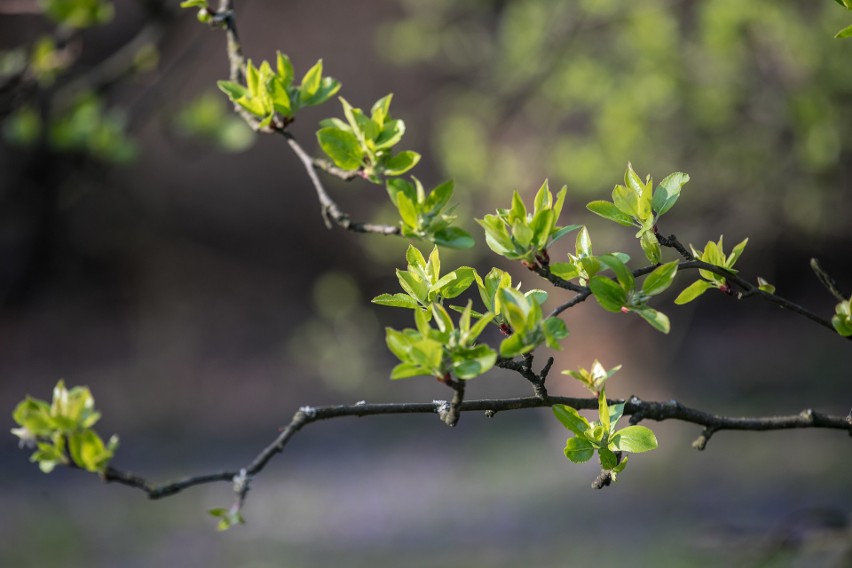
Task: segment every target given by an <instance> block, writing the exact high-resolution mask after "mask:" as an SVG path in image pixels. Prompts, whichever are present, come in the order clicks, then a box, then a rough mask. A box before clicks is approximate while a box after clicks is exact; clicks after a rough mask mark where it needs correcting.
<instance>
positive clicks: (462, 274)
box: [372, 245, 476, 310]
mask: <svg viewBox="0 0 852 568" xmlns="http://www.w3.org/2000/svg"><path fill="white" fill-rule="evenodd" d="M405 259H406V261H407V262H408V270H399V269H397V271H396V277H397V279H399V285H400V286H401V287H402V289H403V290H405V293H404V294H400V293H397V294H382V295H380V296H376V297H375V298H373V300H372V301H373V303H374V304H379V305H381V306H392V307H397V308H409V309H413V310H418V309H428V308H430V307H431V306H432V304H435V303H439V304H440V303H442V302H443V300H444V298H455V297H456V296H458V295H459V294H461V293H462V292H464V291H465V290H467V289H468V287H470V285H471V284H472V283H473V281H474V278H475V274H476V273H475V271H474V270H473V268H470V267H469V266H462V267H460V268H457V269H455V270H453V271H452V272H448V273H447V274H445V275H443V276H441V258H440V255H439V253H438V247H437V246H436V247H434V248H433V249H432V253H431V254H430V255H429V260H428V261H427V260H426V259H425V258H424V257H423V253H421V252H420V251H419V250H418V249H416V248H415V247H413V246H412V245H408V250H407V251H406V253H405Z"/></svg>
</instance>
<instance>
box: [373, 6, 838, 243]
mask: <svg viewBox="0 0 852 568" xmlns="http://www.w3.org/2000/svg"><path fill="white" fill-rule="evenodd" d="M400 4H401V6H402V8H403V13H404V15H403V16H402V17H400V18H399V19H397V20H395V21H391V22H389V23H386V24H384V25H383V26H382V27H381V28H380V29H379V30H378V33H377V40H376V41H377V48H378V51H379V52H380V54H381V55H383V56H384V57H386V58H387V59H388V60H390V61H392V62H394V63H397V64H399V65H406V66H410V65H423V64H429V65H434V66H435V67H436V69H437V70H438V72H439V73H441V74H445V75H447V79H448V80H449V87H448V89H447V92H446V93H445V94H444V96H443V98H442V100H441V101H440V102H438V103H437V105H436V108H439V109H441V112H440V113H438V114H437V116H438V118H437V120H436V121H435V122H434V131H433V141H434V145H435V150H436V152H435V154H436V160H437V161H438V163H439V164H440V166H441V167H442V168H443V169H444V170H445V173H446V175H448V176H451V177H453V178H455V180H456V183H457V184H458V185H459V186H460V187H465V188H473V189H478V190H481V191H485V190H487V189H489V188H491V189H492V190H493V191H495V192H500V193H501V194H502V193H504V192H505V191H507V190H509V189H511V188H512V187H523V186H527V185H528V184H529V183H530V181H531V180H530V178H531V177H538V176H543V175H549V176H550V177H552V178H556V180H557V181H558V182H559V183H560V184H561V183H563V182H565V183H567V184H568V186H569V191H570V192H571V193H573V194H575V195H576V193H577V192H580V193H583V194H585V195H592V194H596V195H598V194H600V192H601V191H604V190H605V188H606V187H607V186H611V184H612V182H613V180H612V176H611V172H612V171H617V170H618V169H619V168H620V167H621V165H622V164H624V163H625V162H627V161H628V159H633V160H634V162H636V163H643V164H644V163H653V164H655V167H656V168H658V169H659V171H673V170H680V171H689V172H691V173H692V174H693V178H694V179H697V180H701V184H700V185H701V186H702V187H703V188H707V189H709V191H702V192H695V194H694V195H693V196H692V197H693V199H691V200H690V201H691V206H692V207H696V208H697V209H699V210H708V209H709V210H712V209H713V208H714V207H715V208H720V207H725V206H726V201H727V200H728V199H730V198H731V197H732V196H733V195H734V194H740V193H741V192H745V191H747V192H749V200H750V201H753V202H754V203H755V205H754V206H753V208H751V209H750V210H743V211H741V212H740V214H741V215H748V216H749V217H748V219H747V220H748V221H750V222H757V221H759V220H763V224H762V225H758V226H757V227H756V229H758V230H760V229H763V230H767V229H771V228H772V225H771V224H773V223H774V224H775V225H777V223H776V221H782V222H783V223H784V224H786V225H793V226H794V227H797V228H799V229H801V230H805V231H810V232H817V233H819V232H822V233H825V234H830V233H831V232H835V231H838V230H840V229H841V228H842V225H843V223H844V219H842V218H840V217H838V216H834V219H831V218H830V217H829V216H828V215H824V214H825V213H826V212H828V211H830V210H833V209H836V208H838V207H841V206H846V205H848V203H849V198H848V196H845V195H843V187H844V186H845V185H846V181H845V180H846V178H845V177H844V176H845V175H848V172H847V173H844V172H843V168H842V167H838V166H842V165H844V164H849V163H852V128H850V127H849V125H850V124H852V108H850V107H849V105H848V104H847V103H848V100H849V96H850V94H852V73H850V72H849V65H848V62H849V61H850V60H852V43H849V42H845V41H838V40H836V39H834V38H833V36H834V34H835V33H836V31H837V29H838V28H840V27H842V26H843V25H845V24H848V16H847V14H848V12H844V11H843V10H838V9H837V6H836V4H835V3H834V2H830V1H828V0H826V1H822V2H814V1H813V0H791V1H789V2H775V1H772V0H752V1H749V2H743V1H742V0H703V1H701V2H698V1H690V0H674V1H673V0H646V1H643V2H636V3H624V2H619V1H617V0H580V1H577V2H559V1H558V0H518V1H515V2H505V1H501V0H480V1H477V2H464V3H458V2H451V1H449V0H400ZM495 181H499V183H494V182H495ZM726 213H730V212H729V211H726Z"/></svg>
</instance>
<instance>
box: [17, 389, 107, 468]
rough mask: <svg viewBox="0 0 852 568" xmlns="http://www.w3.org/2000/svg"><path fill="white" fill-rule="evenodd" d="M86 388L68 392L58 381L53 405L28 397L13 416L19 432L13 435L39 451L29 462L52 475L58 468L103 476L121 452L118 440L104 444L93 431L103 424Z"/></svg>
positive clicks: (22, 442)
mask: <svg viewBox="0 0 852 568" xmlns="http://www.w3.org/2000/svg"><path fill="white" fill-rule="evenodd" d="M100 417H101V414H100V413H99V412H97V411H96V410H95V400H94V398H93V397H92V393H91V392H90V391H89V389H88V388H87V387H73V388H71V389H70V390H69V389H67V388H65V383H64V381H59V382H58V383H57V384H56V387H55V388H54V389H53V400H52V402H51V403H48V402H47V401H44V400H40V399H37V398H32V397H30V396H27V397H26V399H24V400H23V401H21V402H20V403H19V404H18V406H17V407H16V408H15V410H14V412H13V413H12V418H13V420H14V421H15V422H16V423H17V424H18V426H19V428H13V429H12V433H13V434H14V435H15V436H17V437H18V438H19V439H20V444H21V446H28V447H35V448H37V449H36V451H35V452H34V453H33V455H32V456H31V457H30V461H32V462H38V466H39V469H41V470H42V471H43V472H44V473H50V472H51V471H53V469H54V468H55V467H56V466H57V465H72V466H75V467H79V468H81V469H84V470H86V471H92V472H103V471H104V470H105V469H106V467H107V465H109V461H110V460H111V459H112V457H113V454H114V453H115V450H116V449H117V448H118V437H117V436H112V437H111V438H110V440H109V442H107V443H106V444H104V442H103V440H102V439H101V437H100V436H98V434H97V433H96V432H95V431H94V430H92V427H93V426H94V425H95V423H97V421H98V420H100Z"/></svg>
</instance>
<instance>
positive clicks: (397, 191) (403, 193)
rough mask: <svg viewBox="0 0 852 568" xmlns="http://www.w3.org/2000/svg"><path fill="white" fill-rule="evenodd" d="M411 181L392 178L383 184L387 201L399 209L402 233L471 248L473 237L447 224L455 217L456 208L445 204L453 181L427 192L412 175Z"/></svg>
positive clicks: (448, 244) (449, 245)
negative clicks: (386, 193)
mask: <svg viewBox="0 0 852 568" xmlns="http://www.w3.org/2000/svg"><path fill="white" fill-rule="evenodd" d="M412 180H413V183H412V182H409V181H406V180H404V179H402V178H392V179H388V180H387V184H386V186H387V191H388V195H389V196H390V200H391V202H392V203H393V204H394V206H395V207H396V208H397V210H398V211H399V217H400V219H401V220H400V224H399V226H400V229H401V231H402V235H403V236H404V237H412V238H415V239H425V240H428V241H431V242H433V243H435V244H437V245H441V246H445V247H450V248H459V249H462V248H471V247H472V246H473V245H474V241H473V237H471V236H470V234H469V233H468V232H467V231H465V230H463V229H460V228H458V227H451V226H450V225H451V224H452V223H453V221H455V219H456V216H455V215H453V209H454V208H455V207H454V206H451V207H448V206H447V205H448V203H449V201H450V198H452V196H453V181H452V180H448V181H445V182H444V183H442V184H440V185H439V186H437V187H435V188H434V189H433V190H432V191H430V192H429V193H428V195H427V194H426V191H425V190H424V189H423V184H421V183H420V180H418V179H417V178H415V177H412Z"/></svg>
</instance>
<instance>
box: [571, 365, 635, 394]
mask: <svg viewBox="0 0 852 568" xmlns="http://www.w3.org/2000/svg"><path fill="white" fill-rule="evenodd" d="M620 369H621V365H616V366H615V367H613V368H612V369H610V370H609V371H607V370H606V369H605V368H604V366H603V365H601V362H600V361H598V360H597V359H595V361H594V363H592V368H591V369H589V370H586V369H583V368H582V367H581V368H579V369H577V370H576V371H562V374H563V375H569V376H571V377H574V378H575V379H577V380H578V381H580V383H581V384H582V385H583V386H584V387H586V388H587V389H589V390H590V391H592V392H593V393H595V394H597V393H599V392H601V391H602V390H603V388H604V384H605V383H606V381H607V380H608V379H609V378H610V377H612V376H613V375H614V374H616V373H617V372H618V371H619V370H620Z"/></svg>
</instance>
